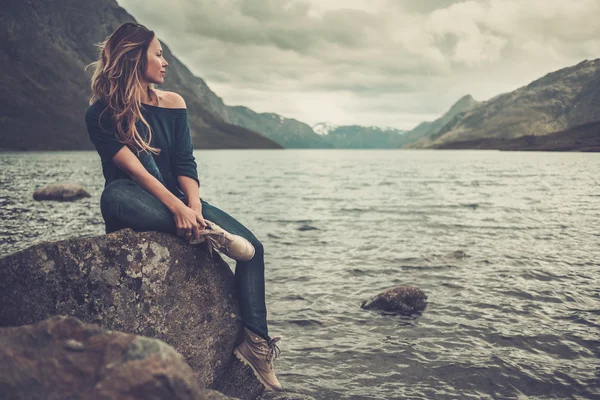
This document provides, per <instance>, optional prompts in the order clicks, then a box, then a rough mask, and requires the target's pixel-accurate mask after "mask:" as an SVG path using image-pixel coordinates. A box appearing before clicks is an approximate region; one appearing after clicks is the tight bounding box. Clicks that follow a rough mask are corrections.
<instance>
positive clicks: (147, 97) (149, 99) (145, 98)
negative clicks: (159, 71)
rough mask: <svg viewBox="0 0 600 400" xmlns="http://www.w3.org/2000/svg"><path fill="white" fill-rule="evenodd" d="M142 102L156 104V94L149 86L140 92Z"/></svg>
mask: <svg viewBox="0 0 600 400" xmlns="http://www.w3.org/2000/svg"><path fill="white" fill-rule="evenodd" d="M150 93H152V94H153V95H151V94H150ZM142 103H145V104H150V105H153V106H158V95H157V94H156V92H155V91H154V90H153V89H151V88H150V86H147V87H146V90H144V91H143V92H142ZM155 103H156V104H155Z"/></svg>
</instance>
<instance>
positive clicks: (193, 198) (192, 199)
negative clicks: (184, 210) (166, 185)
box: [177, 175, 200, 207]
mask: <svg viewBox="0 0 600 400" xmlns="http://www.w3.org/2000/svg"><path fill="white" fill-rule="evenodd" d="M177 181H178V182H179V186H180V187H181V191H182V192H183V193H184V194H185V197H187V199H188V206H190V207H191V206H192V205H200V189H199V188H198V182H197V181H196V180H195V179H193V178H190V177H189V176H185V175H180V176H178V177H177Z"/></svg>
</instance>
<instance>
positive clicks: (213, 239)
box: [189, 222, 230, 257]
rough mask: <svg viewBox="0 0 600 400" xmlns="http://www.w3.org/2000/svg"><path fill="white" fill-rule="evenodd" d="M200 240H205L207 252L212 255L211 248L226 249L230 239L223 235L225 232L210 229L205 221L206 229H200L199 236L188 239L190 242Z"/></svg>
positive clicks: (194, 242) (198, 241)
mask: <svg viewBox="0 0 600 400" xmlns="http://www.w3.org/2000/svg"><path fill="white" fill-rule="evenodd" d="M202 242H206V246H207V247H208V253H209V254H210V256H211V257H212V252H213V250H222V249H226V248H227V246H228V245H229V243H230V240H229V239H227V238H226V237H225V233H223V232H215V231H214V230H212V226H211V225H210V224H209V223H208V222H207V227H206V229H203V230H201V231H200V236H199V237H198V239H193V238H192V239H191V240H190V241H189V243H190V244H198V243H202Z"/></svg>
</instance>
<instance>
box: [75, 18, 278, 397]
mask: <svg viewBox="0 0 600 400" xmlns="http://www.w3.org/2000/svg"><path fill="white" fill-rule="evenodd" d="M99 53H100V54H99V58H98V60H97V61H95V62H93V63H91V64H90V66H93V69H94V74H93V77H92V82H91V87H92V97H91V99H90V106H89V108H88V110H87V112H86V115H85V120H86V124H87V130H88V133H89V136H90V139H91V141H92V142H93V144H94V146H95V147H96V150H97V151H98V154H99V155H100V158H101V161H102V171H103V174H104V178H105V185H104V190H103V192H102V196H101V199H100V209H101V212H102V216H103V218H104V221H105V224H106V233H110V232H114V231H116V230H119V229H123V228H131V229H133V230H135V231H138V232H144V231H159V232H166V233H171V234H174V235H175V234H176V235H178V236H183V237H185V238H186V239H188V240H189V241H190V242H191V243H194V242H198V241H200V240H202V238H203V236H204V237H210V239H214V240H212V244H213V245H214V246H215V247H216V248H217V249H219V250H220V251H222V252H223V253H224V254H226V255H228V256H230V257H231V258H233V259H235V260H236V261H237V264H236V268H235V290H236V296H237V299H238V301H239V303H240V307H241V310H242V312H241V314H242V319H243V321H244V325H245V335H244V340H243V342H242V343H241V344H240V345H239V346H238V347H237V348H236V349H235V351H234V353H235V355H236V356H237V357H238V358H239V359H240V360H241V361H242V362H244V363H245V364H246V365H249V366H250V367H251V368H252V369H253V371H254V373H255V374H256V376H257V377H258V379H259V380H260V381H261V383H262V384H263V385H264V386H265V387H266V388H267V389H270V390H282V387H281V384H280V383H279V381H278V380H277V377H276V376H275V372H274V369H273V356H274V355H277V352H278V348H277V346H276V345H275V343H276V342H277V341H278V340H279V338H270V337H269V335H268V329H267V309H266V304H265V277H264V269H265V265H264V251H263V246H262V244H261V243H260V242H259V241H258V239H256V237H255V236H254V235H253V234H252V232H250V231H249V230H248V229H247V228H246V227H244V225H242V224H241V223H239V222H238V221H236V220H235V219H234V218H233V217H231V216H230V215H228V214H227V213H226V212H224V211H222V210H220V209H218V208H217V207H215V206H213V205H211V204H209V203H207V202H206V201H204V200H203V199H201V198H200V195H199V185H200V182H199V180H198V171H197V165H196V161H195V159H194V155H193V150H194V148H193V145H192V139H191V137H190V130H189V121H188V112H187V109H186V105H185V102H184V100H183V98H182V97H181V96H180V95H178V94H177V93H173V92H167V91H160V90H156V89H155V88H154V84H162V83H163V82H164V80H165V73H166V67H167V66H168V65H169V64H168V63H167V61H166V60H165V59H164V57H163V51H162V49H161V44H160V42H159V41H158V39H157V38H156V36H155V35H154V32H153V31H151V30H148V29H147V28H146V27H144V26H143V25H139V24H135V23H125V24H123V25H121V26H119V27H118V28H117V29H116V30H115V31H114V32H113V33H112V34H111V35H110V36H108V37H107V38H106V39H105V40H104V41H103V42H102V43H101V44H100V45H99ZM207 232H208V234H207Z"/></svg>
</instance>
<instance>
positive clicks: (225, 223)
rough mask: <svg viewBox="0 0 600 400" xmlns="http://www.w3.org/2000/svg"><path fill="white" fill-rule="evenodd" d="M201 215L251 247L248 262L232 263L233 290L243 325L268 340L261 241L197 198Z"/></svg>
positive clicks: (227, 215) (231, 219)
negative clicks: (200, 205) (200, 206)
mask: <svg viewBox="0 0 600 400" xmlns="http://www.w3.org/2000/svg"><path fill="white" fill-rule="evenodd" d="M200 202H201V203H202V216H203V217H204V219H207V220H209V221H212V222H214V223H215V224H217V225H219V226H220V227H221V228H223V229H225V230H226V231H228V232H229V233H233V234H234V235H239V236H242V237H243V238H245V239H246V240H248V241H249V242H250V243H252V245H253V246H254V249H255V253H254V257H252V259H251V260H249V261H238V262H237V264H236V266H235V293H236V296H237V298H238V301H239V303H240V307H241V309H242V319H243V320H244V325H246V327H247V328H248V329H250V330H251V331H253V332H255V333H257V334H259V335H260V336H262V337H263V338H264V339H266V340H267V342H269V341H270V340H271V339H270V338H269V331H268V328H267V306H266V303H265V261H264V260H265V258H264V248H263V245H262V243H261V242H260V241H259V240H258V239H257V238H256V237H255V236H254V234H253V233H252V232H250V231H249V230H248V228H246V227H245V226H244V225H242V224H241V223H240V222H238V221H237V220H236V219H235V218H233V217H232V216H231V215H229V214H227V213H226V212H225V211H223V210H220V209H219V208H217V207H215V206H213V205H212V204H210V203H207V202H206V201H204V200H202V199H200Z"/></svg>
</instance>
